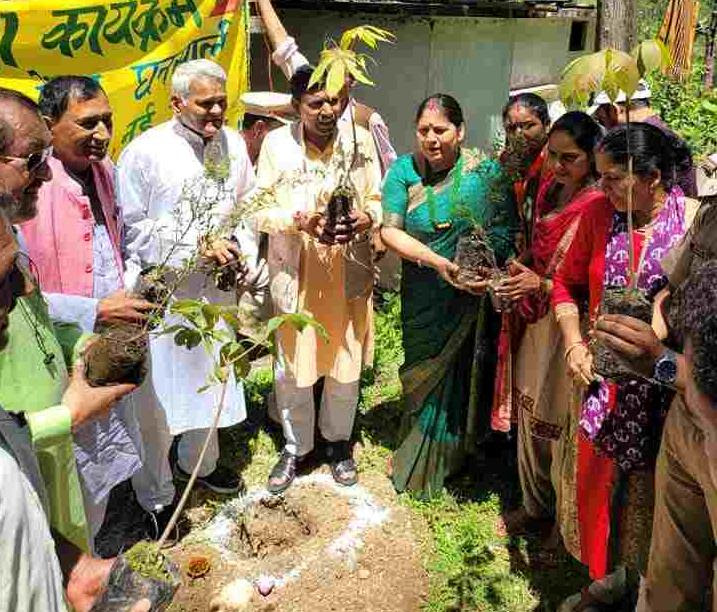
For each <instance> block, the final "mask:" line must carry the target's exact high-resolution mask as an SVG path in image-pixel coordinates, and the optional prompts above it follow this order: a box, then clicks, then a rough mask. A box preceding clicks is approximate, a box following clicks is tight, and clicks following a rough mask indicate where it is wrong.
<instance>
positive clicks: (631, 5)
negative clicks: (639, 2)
mask: <svg viewBox="0 0 717 612" xmlns="http://www.w3.org/2000/svg"><path fill="white" fill-rule="evenodd" d="M598 10H599V13H598V24H599V25H598V27H599V37H598V39H599V44H600V49H605V48H607V47H612V48H613V49H618V50H620V51H628V52H629V51H631V50H632V49H633V47H634V46H635V45H636V44H637V10H636V9H635V0H599V2H598Z"/></svg>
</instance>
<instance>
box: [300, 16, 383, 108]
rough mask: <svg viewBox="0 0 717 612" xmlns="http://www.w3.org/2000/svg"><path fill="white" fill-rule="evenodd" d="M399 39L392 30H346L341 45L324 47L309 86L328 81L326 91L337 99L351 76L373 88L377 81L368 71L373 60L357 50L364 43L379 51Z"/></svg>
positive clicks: (362, 27) (372, 27)
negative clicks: (381, 47) (383, 43)
mask: <svg viewBox="0 0 717 612" xmlns="http://www.w3.org/2000/svg"><path fill="white" fill-rule="evenodd" d="M395 38H396V37H395V36H394V35H393V34H392V33H391V32H389V31H388V30H383V29H381V28H377V27H375V26H371V25H362V26H358V27H355V28H351V29H350V30H346V31H345V32H344V33H343V34H342V35H341V40H340V42H339V44H338V45H337V44H336V42H335V41H333V40H330V41H328V42H327V43H326V45H324V49H323V51H321V55H320V56H319V65H318V66H317V67H316V68H315V69H314V73H313V74H312V75H311V79H310V80H309V87H313V86H315V85H317V84H318V83H323V82H324V81H325V82H326V92H327V93H328V94H329V95H330V96H335V95H337V94H338V93H339V92H340V91H341V89H343V87H344V85H346V79H347V78H348V77H349V76H352V77H353V78H354V79H356V80H357V81H358V82H359V83H363V84H364V85H371V86H373V85H374V82H373V81H372V80H371V79H370V78H369V77H368V68H367V65H368V61H369V60H370V59H371V58H370V56H369V55H367V54H365V53H357V52H356V51H355V50H354V47H355V46H356V44H357V43H358V42H362V43H364V44H365V45H366V46H368V47H369V48H371V49H376V48H377V47H378V43H380V42H386V43H392V42H393V41H394V40H395Z"/></svg>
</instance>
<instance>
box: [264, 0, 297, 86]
mask: <svg viewBox="0 0 717 612" xmlns="http://www.w3.org/2000/svg"><path fill="white" fill-rule="evenodd" d="M256 5H257V8H258V9H259V15H260V17H261V20H262V21H263V22H264V28H265V29H266V34H267V36H268V37H269V42H270V43H271V48H272V49H273V50H274V52H273V53H272V56H271V57H272V59H273V60H274V63H275V64H276V65H277V66H278V67H279V68H280V69H281V71H282V72H283V73H284V76H286V78H287V79H291V76H292V75H293V74H294V72H296V70H297V69H298V68H299V66H304V65H306V64H308V63H309V61H308V60H307V59H306V57H305V56H304V55H302V54H301V53H300V52H299V47H298V46H297V45H296V41H295V40H294V39H293V38H292V37H291V36H289V34H288V32H287V31H286V28H284V24H282V23H281V20H280V19H279V16H278V15H277V14H276V11H275V10H274V7H273V6H272V4H271V0H256Z"/></svg>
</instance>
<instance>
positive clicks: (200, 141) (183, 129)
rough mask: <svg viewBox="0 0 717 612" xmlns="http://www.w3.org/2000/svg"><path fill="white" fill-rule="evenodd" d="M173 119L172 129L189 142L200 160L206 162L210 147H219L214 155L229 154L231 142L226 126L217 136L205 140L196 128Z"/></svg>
mask: <svg viewBox="0 0 717 612" xmlns="http://www.w3.org/2000/svg"><path fill="white" fill-rule="evenodd" d="M171 121H172V131H173V132H174V133H175V134H177V136H179V137H180V138H182V139H183V140H185V141H186V142H187V144H188V145H189V146H190V147H191V148H192V150H193V151H194V154H195V155H196V156H197V159H198V160H199V161H200V162H202V163H204V159H205V156H206V155H207V152H208V151H209V150H210V147H211V148H213V146H216V147H218V148H217V149H216V150H215V151H213V155H215V156H216V157H218V158H221V157H225V156H226V155H227V154H228V151H229V144H228V142H227V135H226V131H225V130H224V128H222V129H221V130H220V131H219V132H218V133H217V135H216V136H214V137H213V138H211V139H210V140H207V141H205V140H204V138H203V137H202V136H201V135H200V134H197V133H196V132H195V131H194V130H191V129H189V128H188V127H187V126H186V125H184V124H183V123H182V122H181V121H179V119H177V118H176V117H174V118H173V119H171Z"/></svg>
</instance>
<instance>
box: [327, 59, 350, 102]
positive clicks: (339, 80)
mask: <svg viewBox="0 0 717 612" xmlns="http://www.w3.org/2000/svg"><path fill="white" fill-rule="evenodd" d="M345 86H346V65H345V64H344V62H343V61H342V60H341V59H337V60H336V61H334V63H333V64H331V67H330V68H329V72H328V75H327V76H326V93H327V94H329V96H336V95H338V94H339V92H340V91H341V90H342V89H343V88H344V87H345Z"/></svg>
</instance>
